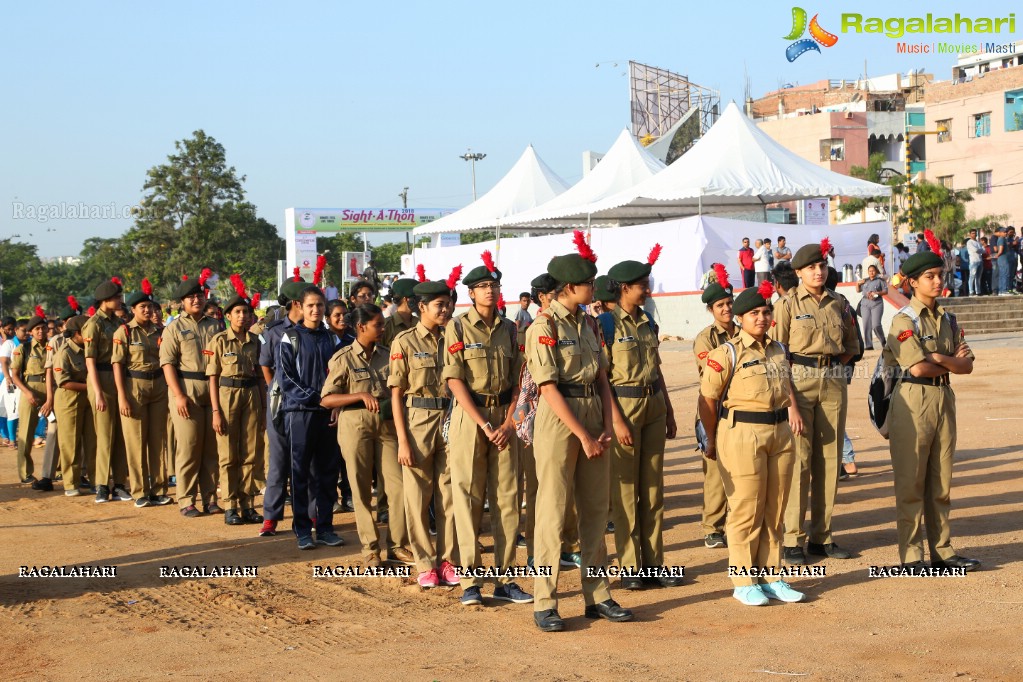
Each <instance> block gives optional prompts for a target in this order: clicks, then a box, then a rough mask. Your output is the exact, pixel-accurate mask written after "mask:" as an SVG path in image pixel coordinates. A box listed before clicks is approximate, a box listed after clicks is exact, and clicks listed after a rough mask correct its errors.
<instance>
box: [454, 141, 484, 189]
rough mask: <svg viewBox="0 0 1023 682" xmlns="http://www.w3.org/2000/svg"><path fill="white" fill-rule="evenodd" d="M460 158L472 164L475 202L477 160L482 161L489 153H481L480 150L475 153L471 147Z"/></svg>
mask: <svg viewBox="0 0 1023 682" xmlns="http://www.w3.org/2000/svg"><path fill="white" fill-rule="evenodd" d="M458 158H460V159H462V160H463V161H469V162H470V163H471V164H472V200H473V201H474V202H475V201H476V162H477V161H482V160H483V159H485V158H487V155H486V154H480V153H479V152H477V153H475V154H473V153H472V147H470V148H469V150H468V151H467V152H466V153H465V154H462V155H461V156H459V157H458Z"/></svg>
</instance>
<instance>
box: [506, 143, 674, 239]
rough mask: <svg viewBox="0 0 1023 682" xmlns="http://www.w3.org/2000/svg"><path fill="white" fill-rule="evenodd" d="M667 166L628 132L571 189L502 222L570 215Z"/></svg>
mask: <svg viewBox="0 0 1023 682" xmlns="http://www.w3.org/2000/svg"><path fill="white" fill-rule="evenodd" d="M664 168H665V166H664V164H663V163H661V162H660V161H659V160H658V159H657V158H655V157H654V156H653V155H652V154H650V153H649V152H648V151H647V150H646V149H644V148H643V145H641V144H640V143H639V141H637V140H636V138H635V137H633V135H632V133H630V132H629V131H628V129H625V130H622V133H621V135H619V136H618V139H617V140H615V143H614V144H613V145H611V148H610V149H609V150H608V151H607V154H605V155H604V158H602V159H601V160H600V163H598V164H597V166H596V167H595V168H594V169H593V170H592V171H590V173H589V174H588V175H587V176H586V177H584V178H583V179H582V180H580V181H579V182H577V183H576V184H575V185H573V186H572V188H571V189H569V190H567V191H565V192H564V193H562V194H559V195H558V196H556V197H554V198H553V199H551V200H550V201H548V202H547V203H545V204H543V205H542V206H540V207H538V208H535V209H533V210H530V211H525V212H523V213H516V214H515V215H513V216H509V217H508V218H504V219H502V220H500V221H499V225H501V226H502V227H504V226H513V225H516V226H529V225H531V224H535V223H536V222H537V221H541V220H550V219H553V218H561V217H562V216H565V215H571V214H572V213H574V212H576V211H577V210H578V207H579V206H581V205H585V204H590V203H593V202H595V201H600V200H601V199H605V198H607V197H610V196H614V195H616V194H618V193H619V192H621V191H622V190H625V189H628V188H629V187H633V186H635V185H637V184H639V183H641V182H643V181H644V180H647V179H649V178H651V177H653V176H654V175H656V174H657V173H659V172H661V171H662V170H664Z"/></svg>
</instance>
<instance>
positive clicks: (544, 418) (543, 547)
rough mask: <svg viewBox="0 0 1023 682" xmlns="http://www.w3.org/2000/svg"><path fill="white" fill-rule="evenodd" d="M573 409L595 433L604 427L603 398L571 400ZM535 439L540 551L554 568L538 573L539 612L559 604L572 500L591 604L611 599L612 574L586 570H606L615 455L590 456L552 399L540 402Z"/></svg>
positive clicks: (536, 560) (536, 561)
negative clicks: (564, 536) (564, 539)
mask: <svg viewBox="0 0 1023 682" xmlns="http://www.w3.org/2000/svg"><path fill="white" fill-rule="evenodd" d="M565 400H566V401H567V402H568V405H569V407H570V408H571V409H572V411H573V412H574V413H575V415H576V416H577V417H578V418H579V420H580V421H581V422H582V424H583V426H584V427H585V428H586V430H587V431H588V432H589V433H590V435H592V436H593V437H598V436H599V435H600V433H601V432H602V431H603V421H604V417H603V413H602V412H601V407H600V399H599V398H597V397H589V398H565ZM535 419H536V421H535V423H534V433H535V434H536V437H535V439H534V442H533V451H534V452H535V453H536V477H537V479H538V481H539V488H538V490H537V493H536V519H537V524H536V529H537V533H536V555H535V556H534V557H533V565H534V566H536V567H537V569H540V568H544V569H546V568H547V567H550V569H551V575H550V576H537V578H536V581H535V583H534V589H533V594H534V602H533V610H534V611H546V610H548V609H556V608H558V596H557V593H558V576H559V574H560V573H561V568H560V563H559V558H560V556H559V555H560V553H561V542H562V531H563V529H564V524H565V515H566V514H567V512H568V507H569V506H570V505H571V502H572V499H573V498H574V500H575V506H576V509H577V510H578V512H579V541H580V545H581V548H580V553H581V554H582V589H583V599H584V600H585V602H586V604H587V605H590V604H596V603H598V602H603V601H607V600H608V599H610V598H611V590H610V586H609V584H608V580H607V578H606V577H587V575H586V569H587V568H588V567H592V568H595V569H601V568H606V566H607V546H606V545H605V544H604V531H605V530H606V529H607V509H608V505H609V504H610V497H611V457H610V453H608V452H606V451H605V453H604V454H603V455H602V456H600V457H596V458H594V459H588V458H587V457H586V455H585V453H584V452H583V449H582V447H581V445H580V443H579V439H578V438H576V437H575V436H574V435H573V434H572V432H571V431H569V430H568V427H567V426H565V425H564V423H562V421H561V420H560V419H558V417H557V415H555V414H554V411H553V410H552V409H551V408H550V407H549V406H548V405H547V401H546V400H544V399H543V397H541V398H540V402H539V404H538V405H537V410H536V418H535Z"/></svg>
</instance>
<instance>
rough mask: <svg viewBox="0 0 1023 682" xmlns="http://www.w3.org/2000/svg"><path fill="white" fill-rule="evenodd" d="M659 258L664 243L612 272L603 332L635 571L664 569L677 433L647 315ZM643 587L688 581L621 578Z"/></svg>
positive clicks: (618, 491)
mask: <svg viewBox="0 0 1023 682" xmlns="http://www.w3.org/2000/svg"><path fill="white" fill-rule="evenodd" d="M660 253H661V246H660V245H659V244H658V245H655V246H654V248H653V249H652V250H651V252H650V257H649V258H648V259H647V262H646V263H640V262H639V261H633V260H627V261H622V262H621V263H618V264H616V265H614V266H612V267H611V269H610V270H608V272H607V275H608V277H610V278H611V280H612V281H613V282H614V283H615V284H614V288H615V290H616V302H617V305H616V306H615V308H614V310H613V311H612V312H611V319H610V323H611V324H610V325H608V328H607V329H605V331H604V344H605V346H604V347H605V349H606V351H607V357H608V360H609V368H608V380H609V381H610V383H611V394H612V399H611V414H612V420H613V421H612V424H613V426H614V430H615V440H614V441H612V443H611V509H612V515H613V518H614V524H615V547H616V548H617V549H618V564H619V566H621V568H623V569H629V570H632V571H633V572H635V571H637V570H638V569H641V568H646V569H651V568H652V569H656V568H660V567H662V566H664V537H663V533H662V526H663V522H664V444H665V439H666V438H674V437H675V433H676V426H675V411H674V410H673V409H672V406H671V399H670V398H669V397H668V389H667V387H666V386H665V385H664V376H663V375H662V374H661V370H660V365H661V355H660V353H659V351H658V350H657V347H658V345H659V342H658V339H657V327H656V325H655V324H654V322H653V320H651V319H650V317H649V316H648V315H647V314H646V312H644V311H643V308H642V306H643V304H644V303H646V300H647V297H648V296H649V295H650V270H651V268H652V267H653V265H654V263H656V262H657V258H658V256H659V255H660ZM607 331H610V332H611V334H610V335H608V334H607ZM644 583H653V584H655V585H661V586H663V587H677V586H679V585H681V584H682V578H681V576H672V575H660V576H646V577H643V578H641V577H639V576H636V575H633V576H626V577H623V578H622V587H624V588H626V589H641V588H642V587H643V584H644Z"/></svg>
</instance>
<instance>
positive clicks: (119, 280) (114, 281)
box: [110, 277, 124, 287]
mask: <svg viewBox="0 0 1023 682" xmlns="http://www.w3.org/2000/svg"><path fill="white" fill-rule="evenodd" d="M110 281H111V282H113V283H114V284H116V285H117V286H119V287H120V286H124V285H123V284H122V283H121V278H120V277H111V278H110Z"/></svg>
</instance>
